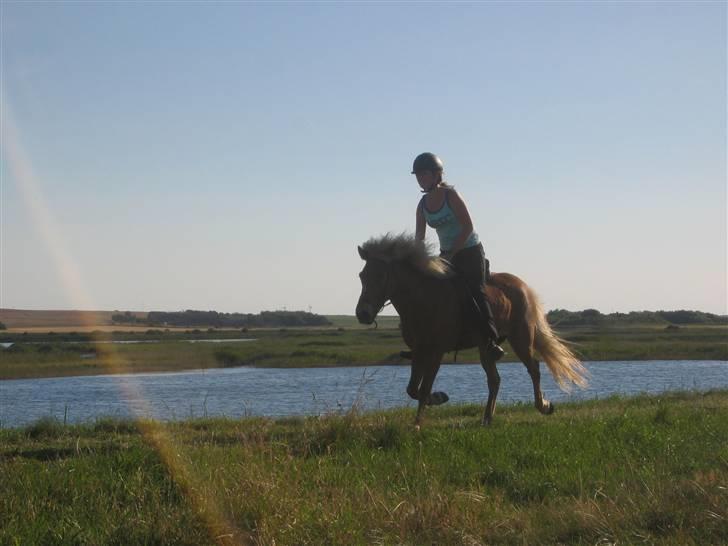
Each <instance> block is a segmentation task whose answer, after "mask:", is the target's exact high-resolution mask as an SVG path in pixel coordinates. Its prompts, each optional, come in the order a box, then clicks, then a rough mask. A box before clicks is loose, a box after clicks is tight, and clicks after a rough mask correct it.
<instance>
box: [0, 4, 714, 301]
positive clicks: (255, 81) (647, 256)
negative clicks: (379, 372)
mask: <svg viewBox="0 0 728 546" xmlns="http://www.w3.org/2000/svg"><path fill="white" fill-rule="evenodd" d="M1 9H2V28H1V30H2V137H3V145H2V191H1V198H2V203H1V212H2V218H1V221H2V226H1V227H2V233H1V237H0V241H1V243H2V248H1V250H2V256H1V257H2V263H1V273H2V278H1V279H0V300H1V301H0V306H2V307H5V308H20V309H70V308H95V309H108V310H113V309H119V310H127V309H130V310H180V309H206V310H207V309H214V310H218V311H226V312H258V311H261V310H266V309H269V310H272V309H281V308H287V309H289V310H290V309H308V308H309V306H310V307H311V308H312V310H313V311H314V312H318V313H344V314H353V309H354V306H355V303H356V299H357V298H358V295H359V290H360V285H359V281H358V278H357V273H358V272H359V270H360V269H361V266H362V263H361V261H360V260H359V257H358V255H357V252H356V246H357V244H360V243H361V242H363V241H364V240H366V239H367V238H369V237H371V236H375V235H380V234H383V233H385V232H387V231H394V232H401V231H405V230H407V231H413V230H414V212H415V207H416V204H417V201H418V199H419V196H420V194H419V192H418V187H417V184H416V182H415V180H414V177H413V176H411V175H410V174H409V172H410V167H411V161H412V159H413V158H414V156H415V155H416V154H418V153H419V152H422V151H434V152H436V153H438V154H439V155H440V156H441V157H442V158H443V160H444V162H445V168H446V175H447V178H448V180H449V181H450V182H451V183H453V184H454V185H455V186H456V187H457V188H458V190H459V191H460V192H461V194H462V195H463V197H464V198H465V200H466V202H467V203H468V205H469V208H470V212H471V215H472V216H473V219H474V223H475V227H476V230H477V231H478V232H479V233H480V235H481V238H482V239H483V240H484V241H485V245H486V252H487V254H488V256H489V258H490V260H491V263H492V268H493V270H495V271H509V272H512V273H515V274H517V275H519V276H521V277H522V278H523V279H524V280H526V281H527V282H528V283H529V284H531V285H532V286H534V287H535V289H536V290H537V292H539V294H540V295H541V298H542V300H543V302H544V305H545V307H546V308H547V309H554V308H566V309H572V310H579V309H585V308H597V309H599V310H601V311H603V312H613V311H625V312H626V311H631V310H643V309H649V310H658V309H679V308H686V309H698V310H703V311H709V312H715V313H726V312H727V309H726V306H727V296H726V282H727V280H726V247H727V242H726V207H727V198H726V66H727V64H726V3H725V2H702V3H701V2H684V3H682V2H603V3H600V2H578V3H577V2H563V3H559V2H523V3H517V2H513V3H510V2H504V3H409V2H407V3H404V2H403V3H343V2H342V3H329V2H325V3H235V2H225V3H203V2H199V3H197V2H164V3H163V2H148V3H147V2H134V3H132V2H119V3H114V2H97V3H94V2H37V3H33V2H12V1H5V0H3V2H2V7H1ZM432 236H433V234H432V233H430V237H432ZM433 240H434V238H433Z"/></svg>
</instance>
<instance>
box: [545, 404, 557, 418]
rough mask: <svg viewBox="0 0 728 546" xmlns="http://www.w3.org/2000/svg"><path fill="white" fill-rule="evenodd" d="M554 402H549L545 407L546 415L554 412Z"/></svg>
mask: <svg viewBox="0 0 728 546" xmlns="http://www.w3.org/2000/svg"><path fill="white" fill-rule="evenodd" d="M554 409H555V408H554V404H553V403H552V402H549V407H548V408H546V415H551V414H552V413H553V412H554Z"/></svg>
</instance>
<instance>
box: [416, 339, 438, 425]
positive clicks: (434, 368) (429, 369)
mask: <svg viewBox="0 0 728 546" xmlns="http://www.w3.org/2000/svg"><path fill="white" fill-rule="evenodd" d="M442 355H443V353H436V354H430V355H428V356H425V357H423V358H422V359H421V360H420V359H417V361H416V362H415V363H413V366H415V365H416V366H418V367H419V368H420V369H421V370H422V372H421V373H422V382H421V383H420V388H419V392H418V396H417V401H418V403H417V416H416V417H415V427H416V428H418V429H419V427H420V425H421V424H422V416H423V413H424V411H425V407H426V406H428V405H429V404H430V403H431V401H430V393H431V392H432V385H433V384H434V383H435V376H437V372H438V370H439V369H440V362H441V361H442Z"/></svg>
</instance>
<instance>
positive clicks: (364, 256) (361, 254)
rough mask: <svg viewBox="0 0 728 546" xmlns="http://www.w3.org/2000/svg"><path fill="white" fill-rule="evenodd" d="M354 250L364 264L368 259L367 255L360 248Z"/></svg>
mask: <svg viewBox="0 0 728 546" xmlns="http://www.w3.org/2000/svg"><path fill="white" fill-rule="evenodd" d="M356 249H357V250H358V251H359V256H360V257H361V259H362V260H364V261H365V262H366V261H367V259H368V256H367V253H366V252H364V249H363V248H362V247H360V246H358V247H356Z"/></svg>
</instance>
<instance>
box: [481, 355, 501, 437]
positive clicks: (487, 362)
mask: <svg viewBox="0 0 728 546" xmlns="http://www.w3.org/2000/svg"><path fill="white" fill-rule="evenodd" d="M480 364H481V365H482V366H483V369H484V370H485V375H486V376H487V378H488V402H487V403H486V404H485V411H484V412H483V420H482V421H481V423H482V424H483V425H490V423H491V422H492V421H493V414H494V413H495V400H496V398H497V397H498V389H499V388H500V375H499V374H498V368H497V367H496V365H495V360H493V359H492V358H491V357H490V356H489V355H488V350H487V348H486V347H483V346H481V347H480Z"/></svg>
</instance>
